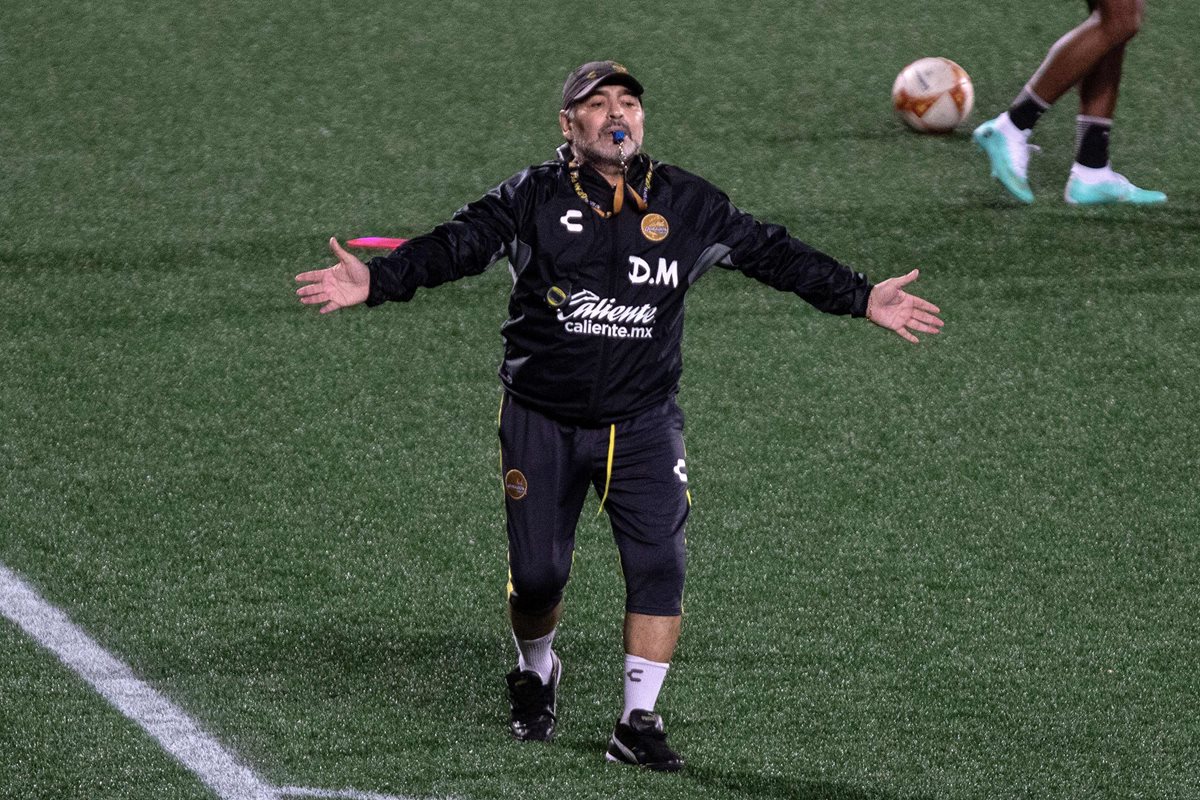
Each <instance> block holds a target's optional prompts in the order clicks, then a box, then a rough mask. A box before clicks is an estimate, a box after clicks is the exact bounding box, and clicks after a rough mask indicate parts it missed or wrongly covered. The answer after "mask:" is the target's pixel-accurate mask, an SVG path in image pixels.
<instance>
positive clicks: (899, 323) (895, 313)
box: [867, 269, 946, 342]
mask: <svg viewBox="0 0 1200 800" xmlns="http://www.w3.org/2000/svg"><path fill="white" fill-rule="evenodd" d="M920 274H921V273H920V270H916V269H914V270H913V271H912V272H910V273H908V274H907V275H901V276H900V277H898V278H888V279H887V280H886V281H883V282H882V283H877V284H875V288H873V289H872V290H871V299H870V300H868V301H867V319H869V320H871V322H874V323H875V324H876V325H878V326H879V327H881V328H887V329H888V330H889V331H895V332H896V334H897V335H899V336H903V337H904V338H905V339H907V340H908V341H910V342H917V341H919V340H918V339H917V337H916V336H914V335H913V333H912V332H913V331H920V332H921V333H940V332H941V328H942V326H943V325H945V324H946V323H945V322H943V321H942V319H941V318H940V317H938V316H937V315H938V314H939V313H941V309H940V308H938V307H937V306H935V305H934V304H933V303H930V302H929V301H928V300H922V299H921V298H919V297H917V296H916V295H912V294H909V293H908V292H906V291H904V289H903V287H905V286H907V285H908V284H910V283H912V282H913V281H915V280H916V279H917V276H918V275H920Z"/></svg>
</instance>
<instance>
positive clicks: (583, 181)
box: [554, 142, 654, 211]
mask: <svg viewBox="0 0 1200 800" xmlns="http://www.w3.org/2000/svg"><path fill="white" fill-rule="evenodd" d="M574 158H575V154H574V153H573V152H572V150H571V144H570V143H569V142H563V143H562V144H561V145H559V146H558V149H557V150H555V159H554V160H555V161H557V162H559V163H561V164H562V165H564V166H567V167H569V166H570V164H571V162H572V160H574ZM650 163H651V161H650V157H649V156H648V155H646V154H645V153H638V154H637V155H635V156H634V157H633V159H632V160H631V161H630V162H629V166H628V168H627V169H626V170H625V183H626V185H627V186H629V187H630V189H632V190H634V191H636V192H637V193H639V194H640V193H641V191H642V187H643V185H644V183H645V180H646V172H647V171H648V170H649V169H650ZM579 182H580V185H582V187H583V189H584V191H586V192H587V194H588V197H589V198H591V199H593V200H595V201H596V203H598V204H599V205H600V206H601V207H602V208H603V209H604V210H606V211H607V210H609V209H611V208H612V201H613V188H612V187H611V186H610V185H609V183H608V181H607V180H605V179H604V176H603V175H601V174H600V173H599V172H597V171H596V170H594V169H592V168H591V167H586V166H585V167H583V168H581V169H580V170H579ZM650 193H651V195H653V193H654V189H653V186H652V187H651V190H650ZM630 205H632V204H630Z"/></svg>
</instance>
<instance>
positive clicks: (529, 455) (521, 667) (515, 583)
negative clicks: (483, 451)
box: [500, 398, 588, 741]
mask: <svg viewBox="0 0 1200 800" xmlns="http://www.w3.org/2000/svg"><path fill="white" fill-rule="evenodd" d="M571 435H572V434H571V433H570V429H566V428H563V427H562V426H559V425H558V424H556V423H554V422H553V421H551V420H549V419H547V418H545V417H543V416H542V415H540V414H537V413H536V412H534V411H532V410H529V409H526V408H523V407H522V406H520V405H519V404H517V403H516V402H514V401H512V400H511V399H510V398H506V399H505V401H504V406H503V407H502V409H501V417H500V447H501V469H502V473H503V477H504V491H505V512H506V519H507V526H508V561H509V585H508V609H509V619H510V621H511V623H512V630H513V641H514V642H515V644H516V647H517V665H516V667H515V668H514V669H513V670H512V672H510V673H509V674H508V676H507V677H506V680H507V683H508V694H509V703H510V706H511V712H512V713H511V718H510V727H511V730H512V733H513V735H514V736H515V737H516V738H518V739H521V740H542V741H544V740H547V739H549V738H551V737H552V736H553V735H554V729H555V726H556V723H557V688H558V682H559V679H560V678H561V676H562V664H561V662H560V661H559V659H558V656H557V655H556V654H555V652H554V650H553V642H554V635H555V632H556V629H557V625H558V621H559V619H560V618H561V616H562V596H563V589H564V587H565V586H566V583H567V580H568V578H569V577H570V571H571V554H572V552H573V550H574V546H575V524H576V522H577V521H578V519H579V511H580V509H581V508H582V507H583V500H584V497H585V495H586V493H587V484H588V464H587V462H586V461H582V462H580V461H577V460H574V459H573V454H574V452H575V449H574V447H573V446H572V443H571V441H570V439H571Z"/></svg>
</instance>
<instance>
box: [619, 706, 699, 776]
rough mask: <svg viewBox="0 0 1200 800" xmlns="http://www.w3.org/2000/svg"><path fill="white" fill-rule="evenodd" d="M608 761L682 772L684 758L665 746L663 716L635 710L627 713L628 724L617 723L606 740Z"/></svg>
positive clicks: (659, 770) (638, 709)
mask: <svg viewBox="0 0 1200 800" xmlns="http://www.w3.org/2000/svg"><path fill="white" fill-rule="evenodd" d="M605 758H607V759H608V760H609V761H620V762H622V763H624V764H635V765H637V766H639V767H645V768H646V769H652V770H656V771H658V772H677V771H678V770H681V769H683V758H681V757H680V755H679V754H678V753H676V752H675V751H674V750H672V749H671V748H670V747H668V746H667V734H665V733H663V724H662V717H660V716H659V715H658V714H655V713H654V712H653V711H643V710H642V709H640V708H635V709H634V710H633V711H630V712H629V724H628V725H626V724H625V723H623V722H618V723H617V727H616V729H614V730H613V735H612V739H610V740H609V741H608V753H607V755H606V756H605Z"/></svg>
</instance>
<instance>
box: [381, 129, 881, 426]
mask: <svg viewBox="0 0 1200 800" xmlns="http://www.w3.org/2000/svg"><path fill="white" fill-rule="evenodd" d="M567 158H569V151H568V150H565V149H562V150H560V152H559V157H558V158H557V159H555V160H553V161H548V162H546V163H545V164H542V165H540V166H535V167H530V168H528V169H525V170H522V171H521V172H519V173H518V174H516V175H514V176H513V177H512V178H510V179H508V180H507V181H505V182H504V183H502V184H500V185H499V186H497V187H496V188H494V189H493V190H492V191H490V192H488V193H487V194H486V195H485V196H484V197H482V198H481V199H479V200H477V201H476V202H474V203H471V204H469V205H467V206H464V207H463V208H461V209H459V211H458V212H456V213H455V215H454V217H453V218H452V219H451V220H450V221H449V222H446V223H444V224H442V225H439V226H437V227H436V228H434V229H433V230H432V231H431V232H430V233H428V234H425V235H423V236H418V237H416V238H413V239H410V240H409V241H407V242H405V243H404V244H403V245H401V246H400V247H399V248H397V249H396V250H394V251H392V252H391V253H390V254H389V255H387V256H382V257H377V258H373V259H371V260H370V262H368V264H367V267H368V269H369V270H370V272H371V285H370V294H369V296H368V298H367V304H368V305H371V306H374V305H379V304H380V303H383V302H386V301H388V300H401V301H403V300H409V299H411V298H412V296H413V294H414V293H415V292H416V290H417V289H418V288H420V287H427V288H428V287H433V286H438V285H440V284H442V283H446V282H447V281H452V280H456V279H458V278H462V277H464V276H466V275H476V274H478V273H480V272H483V270H484V269H486V268H487V267H488V266H489V265H490V264H492V263H494V262H495V261H497V260H499V259H500V258H501V257H507V258H508V263H509V268H510V271H511V273H512V277H513V289H512V294H511V295H510V297H509V303H508V320H507V321H506V322H505V323H504V325H503V326H502V328H501V333H502V335H503V337H504V363H503V364H502V366H501V367H500V379H501V380H502V381H503V383H504V386H505V388H506V389H507V390H508V392H509V393H511V394H512V395H513V396H514V397H516V398H517V399H518V400H519V401H520V402H521V403H523V404H524V405H526V406H529V407H531V408H533V409H534V410H536V411H539V412H541V413H542V414H544V415H546V416H548V417H551V418H552V419H555V420H558V421H560V422H564V423H568V424H572V425H580V426H589V427H590V426H602V425H608V424H609V423H613V422H619V421H621V420H623V419H627V418H629V417H632V416H634V415H636V414H638V413H640V412H641V411H644V410H646V409H648V408H651V407H653V406H655V405H657V404H659V403H661V402H663V401H665V400H667V399H668V398H670V397H672V396H673V395H674V394H675V393H676V392H677V391H678V387H679V378H680V374H681V372H682V368H683V359H682V354H681V352H680V348H681V344H682V339H683V297H684V294H685V293H686V292H687V289H688V287H690V286H691V285H692V284H693V283H695V282H696V280H697V279H698V278H700V276H701V275H703V274H704V273H705V272H706V271H708V270H709V269H710V268H711V267H713V266H720V267H725V268H729V269H736V270H739V271H741V272H743V273H745V274H746V275H749V276H750V277H752V278H755V279H757V280H759V281H762V282H763V283H765V284H767V285H769V286H772V287H774V288H776V289H781V290H783V291H789V292H795V293H796V294H798V295H799V296H800V297H802V298H804V299H805V300H806V301H808V302H809V303H811V304H812V305H813V306H815V307H816V308H818V309H819V310H821V311H825V312H829V313H833V314H852V315H854V316H863V315H865V314H866V308H867V298H868V295H869V294H870V291H871V287H872V285H871V283H870V282H869V281H868V280H867V278H866V277H865V276H864V275H863V274H861V273H856V272H853V271H851V270H850V269H849V268H847V267H845V266H843V265H842V264H840V263H838V262H837V261H836V260H835V259H833V258H831V257H830V256H828V255H825V254H824V253H821V252H820V251H818V250H815V249H814V248H812V247H809V246H808V245H806V244H804V243H803V242H801V241H799V240H798V239H794V238H792V237H791V236H789V235H788V232H787V231H786V230H785V229H784V228H782V227H781V226H779V225H772V224H767V223H763V222H759V221H758V220H756V219H754V218H753V217H751V216H750V215H749V214H746V213H743V212H742V211H739V210H738V209H737V208H735V207H734V206H733V205H732V203H730V201H729V198H728V197H726V196H725V194H723V193H722V192H721V191H720V190H718V189H717V188H716V187H714V186H713V185H712V184H710V183H708V182H707V181H705V180H703V179H702V178H699V177H697V176H696V175H693V174H691V173H689V172H686V171H684V170H682V169H679V168H678V167H674V166H671V165H669V164H664V163H661V162H658V161H653V162H652V161H651V160H650V159H649V158H648V157H647V156H645V155H640V156H638V157H636V158H635V159H634V161H633V163H632V164H630V166H629V170H628V172H627V187H628V188H627V194H626V197H625V200H624V207H623V208H622V210H621V211H620V213H618V214H615V215H613V216H611V217H609V218H607V219H605V218H602V217H601V216H600V214H598V213H596V212H595V211H594V210H593V209H592V208H591V206H590V205H589V204H588V203H587V202H586V201H585V200H583V199H582V198H581V197H580V196H579V194H578V193H577V192H576V191H575V188H574V186H573V185H572V182H571V180H570V169H569V167H568V163H567ZM648 170H650V173H651V174H650V185H649V194H648V201H649V202H648V207H647V209H646V211H645V212H642V211H640V210H639V209H638V207H637V205H636V203H635V200H634V198H633V194H634V193H635V192H636V193H637V194H638V195H640V194H642V191H643V189H644V188H645V185H646V184H645V181H646V175H647V171H648ZM578 178H579V184H580V187H581V188H582V190H583V191H584V193H586V194H587V196H588V197H589V198H590V199H591V200H592V201H594V202H596V203H597V204H598V205H600V206H601V207H602V209H603V210H605V211H608V210H611V209H612V201H613V189H612V188H611V187H610V186H609V185H608V183H607V182H606V181H605V180H604V179H603V178H602V177H601V176H600V174H599V173H597V172H595V171H593V170H592V169H591V168H589V167H583V168H582V169H580V170H579V171H578Z"/></svg>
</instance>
